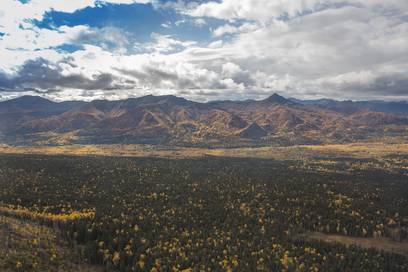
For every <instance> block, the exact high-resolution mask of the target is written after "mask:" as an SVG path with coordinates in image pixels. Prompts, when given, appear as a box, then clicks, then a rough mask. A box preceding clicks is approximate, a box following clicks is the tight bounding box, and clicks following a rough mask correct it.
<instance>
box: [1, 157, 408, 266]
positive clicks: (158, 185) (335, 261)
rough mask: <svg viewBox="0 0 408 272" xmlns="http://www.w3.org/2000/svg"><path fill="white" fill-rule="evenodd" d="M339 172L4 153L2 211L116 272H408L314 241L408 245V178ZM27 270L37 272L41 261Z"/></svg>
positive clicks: (247, 162) (401, 261)
mask: <svg viewBox="0 0 408 272" xmlns="http://www.w3.org/2000/svg"><path fill="white" fill-rule="evenodd" d="M341 163H342V165H344V167H346V166H347V165H350V163H353V165H355V164H361V165H363V164H364V165H370V163H371V162H369V161H352V159H344V163H343V162H341ZM336 167H339V166H338V164H336ZM329 170H330V171H329ZM332 170H333V169H329V168H327V167H326V168H324V169H323V168H322V167H319V163H318V162H317V163H316V164H315V167H307V168H306V167H304V166H303V165H302V164H301V163H300V162H296V161H275V160H263V159H243V158H239V159H238V158H235V159H233V158H215V157H205V158H199V159H159V158H113V157H64V156H43V155H1V156H0V212H1V213H2V214H3V215H7V216H12V217H18V218H23V219H26V220H35V221H37V222H41V223H42V224H44V225H48V226H52V227H54V228H55V229H57V230H58V231H59V232H60V233H61V235H62V237H64V239H66V241H68V242H69V244H70V246H71V247H72V250H74V251H76V252H77V253H78V255H79V256H82V257H81V258H82V260H81V261H86V262H88V263H90V264H98V265H101V266H103V267H104V269H106V271H185V272H187V271H408V257H407V256H406V255H404V254H399V253H392V252H389V251H381V250H378V249H365V248H362V247H358V246H346V245H343V244H340V243H327V242H323V241H319V240H315V239H311V238H310V237H309V236H308V233H312V232H319V233H327V234H337V235H343V236H353V237H364V238H367V239H373V240H381V239H389V240H393V241H396V242H400V243H401V244H402V243H406V239H407V236H408V178H407V173H406V172H404V171H401V172H400V173H390V172H386V171H379V170H378V169H376V170H373V169H371V168H370V167H362V168H361V169H360V170H355V169H354V168H353V170H348V169H340V170H342V171H332ZM334 170H336V169H334ZM19 265H20V267H19V269H23V270H19V271H35V268H34V267H33V264H32V263H30V262H29V260H28V261H26V262H23V263H20V264H19Z"/></svg>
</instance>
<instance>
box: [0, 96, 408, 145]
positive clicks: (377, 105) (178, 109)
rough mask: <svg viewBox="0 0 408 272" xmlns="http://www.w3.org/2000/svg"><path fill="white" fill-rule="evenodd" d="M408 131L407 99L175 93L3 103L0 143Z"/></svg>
mask: <svg viewBox="0 0 408 272" xmlns="http://www.w3.org/2000/svg"><path fill="white" fill-rule="evenodd" d="M407 131H408V104H407V103H406V102H384V101H371V102H370V101H366V102H353V101H335V100H330V99H321V100H310V101H307V100H297V99H291V98H285V97H283V96H280V95H278V94H272V95H271V96H269V97H267V98H266V99H263V100H245V101H212V102H208V103H200V102H193V101H190V100H187V99H185V98H182V97H177V96H172V95H163V96H154V95H148V96H143V97H138V98H129V99H124V100H117V101H108V100H95V101H91V102H83V101H67V102H59V103H57V102H53V101H50V100H47V99H45V98H41V97H38V96H23V97H19V98H16V99H12V100H8V101H3V102H0V142H3V143H11V144H51V145H60V144H70V143H86V144H104V143H148V144H166V145H189V146H191V145H194V146H220V145H221V146H243V145H270V144H274V145H291V144H310V143H344V142H353V141H361V140H373V139H383V138H384V137H393V138H398V139H400V140H404V139H405V138H406V137H408V136H407V135H408V133H407Z"/></svg>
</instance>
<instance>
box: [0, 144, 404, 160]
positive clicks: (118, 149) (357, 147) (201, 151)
mask: <svg viewBox="0 0 408 272" xmlns="http://www.w3.org/2000/svg"><path fill="white" fill-rule="evenodd" d="M0 153H4V154H49V155H75V156H89V155H99V156H125V157H164V158H184V157H203V156H207V155H209V156H220V157H249V158H265V159H266V158H268V159H277V160H302V159H311V158H314V157H327V158H339V157H355V158H378V157H384V156H388V155H408V144H396V143H389V144H384V143H368V142H367V143H366V142H364V143H353V144H335V145H298V146H288V147H257V148H256V147H255V148H214V149H208V148H188V147H167V146H152V145H132V144H128V145H126V144H122V145H116V144H114V145H62V146H10V145H5V144H3V145H0Z"/></svg>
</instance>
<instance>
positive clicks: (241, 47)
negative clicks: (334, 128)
mask: <svg viewBox="0 0 408 272" xmlns="http://www.w3.org/2000/svg"><path fill="white" fill-rule="evenodd" d="M126 10H129V12H126ZM143 14H148V15H145V16H144V15H143ZM146 37H147V38H146ZM0 58H1V60H2V61H1V63H0V96H1V97H0V99H6V98H10V97H15V96H19V95H22V94H32V93H37V94H42V95H44V96H46V97H48V98H52V99H55V100H70V99H82V100H93V99H98V98H105V99H122V98H126V97H135V96H141V95H145V94H149V93H153V94H157V95H159V94H175V95H182V96H185V97H187V98H189V99H193V100H197V101H207V100H215V99H247V98H263V97H266V96H268V95H269V94H270V93H272V92H276V91H278V92H280V93H281V94H283V95H286V96H294V97H299V98H318V97H329V98H337V99H360V100H366V99H386V100H394V99H408V87H407V86H408V84H407V83H408V2H407V1H405V0H390V1H379V0H349V1H335V0H304V1H291V0H279V1H270V0H242V1H233V0H222V1H181V0H178V1H158V0H151V1H149V0H138V1H134V0H109V1H93V0H73V1H57V0H47V1H43V0H42V1H40V0H31V1H15V0H3V1H2V3H1V5H0Z"/></svg>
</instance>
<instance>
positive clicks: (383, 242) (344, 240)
mask: <svg viewBox="0 0 408 272" xmlns="http://www.w3.org/2000/svg"><path fill="white" fill-rule="evenodd" d="M306 237H308V238H311V239H317V240H321V241H324V242H329V243H341V244H344V245H347V246H353V245H354V246H360V247H362V248H367V249H370V248H375V249H377V250H384V251H388V252H393V253H398V254H402V255H405V256H408V242H407V241H404V242H396V241H393V240H392V239H390V238H372V237H371V238H361V237H350V236H345V235H335V234H326V233H321V232H311V233H307V234H306Z"/></svg>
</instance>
